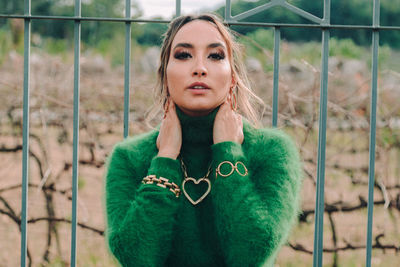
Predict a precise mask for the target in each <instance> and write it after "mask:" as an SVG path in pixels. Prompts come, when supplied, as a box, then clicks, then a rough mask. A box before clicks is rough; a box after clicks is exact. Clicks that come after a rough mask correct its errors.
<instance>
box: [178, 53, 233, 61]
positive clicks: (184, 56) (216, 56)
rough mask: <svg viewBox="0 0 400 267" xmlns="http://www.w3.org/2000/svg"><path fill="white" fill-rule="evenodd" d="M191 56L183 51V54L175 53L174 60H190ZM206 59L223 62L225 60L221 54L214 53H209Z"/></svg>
mask: <svg viewBox="0 0 400 267" xmlns="http://www.w3.org/2000/svg"><path fill="white" fill-rule="evenodd" d="M191 57H192V55H191V54H190V53H189V52H186V51H183V52H177V53H175V54H174V58H176V59H180V60H185V59H188V58H191ZM208 58H211V59H212V60H223V59H225V54H224V53H223V52H216V53H211V54H210V55H209V56H208Z"/></svg>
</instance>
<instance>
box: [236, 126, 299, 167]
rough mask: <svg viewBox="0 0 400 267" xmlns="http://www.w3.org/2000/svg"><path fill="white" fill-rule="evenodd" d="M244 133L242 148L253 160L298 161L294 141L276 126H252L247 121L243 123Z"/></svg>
mask: <svg viewBox="0 0 400 267" xmlns="http://www.w3.org/2000/svg"><path fill="white" fill-rule="evenodd" d="M243 132H244V135H245V142H244V143H243V146H244V149H245V150H247V151H248V152H247V154H248V157H250V158H251V160H252V161H253V162H254V161H255V162H264V163H265V160H267V159H268V161H273V162H275V163H277V162H282V161H286V162H291V163H298V162H299V154H298V148H297V145H296V143H295V142H294V141H293V139H292V138H291V137H290V136H289V135H288V134H287V133H285V132H284V131H283V130H280V129H277V128H254V127H253V126H251V125H250V124H249V123H244V127H243Z"/></svg>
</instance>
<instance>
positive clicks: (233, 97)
mask: <svg viewBox="0 0 400 267" xmlns="http://www.w3.org/2000/svg"><path fill="white" fill-rule="evenodd" d="M229 97H230V99H231V108H232V110H233V111H235V112H236V111H237V99H236V94H235V93H233V89H232V88H231V90H230V91H229Z"/></svg>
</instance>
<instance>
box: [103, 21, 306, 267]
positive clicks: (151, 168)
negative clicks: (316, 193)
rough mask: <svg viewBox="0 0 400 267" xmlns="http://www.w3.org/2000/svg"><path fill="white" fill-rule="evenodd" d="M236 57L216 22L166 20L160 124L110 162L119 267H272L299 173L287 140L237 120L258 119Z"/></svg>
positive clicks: (109, 194) (110, 231)
mask: <svg viewBox="0 0 400 267" xmlns="http://www.w3.org/2000/svg"><path fill="white" fill-rule="evenodd" d="M237 53H238V48H237V45H236V44H235V43H234V40H233V38H232V35H231V34H230V32H229V31H228V29H227V28H226V27H225V26H224V25H223V24H222V23H221V21H220V20H219V19H218V18H217V17H215V16H214V15H210V14H204V15H200V16H181V17H178V18H176V19H175V20H173V21H172V22H171V24H170V26H169V29H168V31H167V32H166V34H165V38H164V42H163V46H162V52H161V63H160V67H159V71H158V79H159V95H160V99H161V102H160V105H162V104H164V118H163V120H162V123H161V126H160V128H159V130H158V129H157V130H153V131H151V132H149V133H146V134H142V135H140V136H136V137H134V138H129V139H127V140H124V141H123V142H121V143H119V144H117V145H116V146H115V147H114V150H113V152H112V154H111V156H110V158H109V162H108V168H107V174H106V213H107V224H108V225H107V239H108V244H109V247H110V250H111V251H112V253H113V254H114V255H115V257H116V258H117V259H118V260H119V262H120V263H121V264H122V265H123V266H218V267H220V266H273V264H274V260H275V258H276V255H277V253H278V249H279V248H280V246H281V245H282V244H283V243H284V242H285V239H286V238H287V236H288V233H289V229H290V227H291V225H292V224H293V222H294V220H295V218H296V215H297V212H298V206H299V205H298V204H299V188H300V183H301V178H300V177H301V165H300V162H299V158H298V154H297V151H296V149H295V146H294V144H293V143H292V142H291V141H290V139H289V138H288V137H287V136H286V135H284V134H283V133H282V132H280V131H278V130H276V129H257V128H255V127H253V126H252V125H251V124H250V123H249V122H248V121H247V120H246V119H244V118H242V116H241V115H239V114H238V113H237V112H238V111H241V112H242V113H243V114H244V115H245V116H246V117H247V118H249V119H252V120H253V121H254V119H255V118H256V117H255V114H256V113H255V111H254V109H253V108H252V105H251V102H250V99H251V98H253V99H255V98H256V96H255V95H254V94H253V93H252V92H251V91H250V89H249V87H248V86H247V82H246V79H245V75H244V73H243V71H242V67H241V64H240V60H239V57H238V55H237ZM256 99H257V98H256Z"/></svg>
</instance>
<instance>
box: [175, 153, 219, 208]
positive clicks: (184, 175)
mask: <svg viewBox="0 0 400 267" xmlns="http://www.w3.org/2000/svg"><path fill="white" fill-rule="evenodd" d="M179 159H180V161H181V167H182V172H183V178H184V179H183V182H182V191H183V194H184V195H185V197H186V198H187V199H188V200H189V201H190V203H192V204H193V205H197V204H199V203H200V202H201V201H202V200H203V199H204V198H205V197H206V196H207V195H208V194H209V193H210V191H211V182H210V179H208V176H210V173H211V164H210V166H209V167H208V171H207V173H206V175H204V177H201V178H199V179H197V180H196V179H194V178H192V177H188V174H187V170H186V166H185V164H184V163H183V160H182V157H180V158H179ZM189 181H190V182H193V183H194V184H195V185H198V184H199V183H201V182H206V183H207V184H208V188H207V190H206V192H205V193H204V194H203V195H202V196H201V197H200V198H199V199H197V200H193V198H191V197H190V195H189V194H188V193H187V192H186V190H185V184H186V183H187V182H189Z"/></svg>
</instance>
